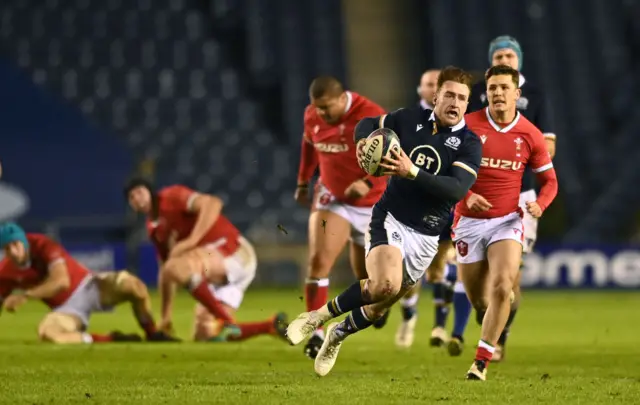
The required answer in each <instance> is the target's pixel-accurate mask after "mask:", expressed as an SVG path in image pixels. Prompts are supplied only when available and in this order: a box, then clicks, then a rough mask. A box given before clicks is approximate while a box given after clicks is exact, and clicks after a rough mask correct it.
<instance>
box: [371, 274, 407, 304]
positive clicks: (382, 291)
mask: <svg viewBox="0 0 640 405" xmlns="http://www.w3.org/2000/svg"><path fill="white" fill-rule="evenodd" d="M368 287H369V295H370V297H371V301H372V302H381V301H386V300H390V299H392V298H394V297H395V296H396V295H398V293H399V292H400V288H401V287H402V286H401V285H400V283H398V282H396V281H394V280H393V279H391V278H390V277H383V278H381V279H378V280H375V279H369V286H368Z"/></svg>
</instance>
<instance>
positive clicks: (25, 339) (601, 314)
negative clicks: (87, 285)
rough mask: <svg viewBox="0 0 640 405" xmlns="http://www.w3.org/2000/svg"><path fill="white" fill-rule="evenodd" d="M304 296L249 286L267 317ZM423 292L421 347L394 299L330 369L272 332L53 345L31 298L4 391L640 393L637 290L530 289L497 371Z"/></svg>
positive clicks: (560, 398)
mask: <svg viewBox="0 0 640 405" xmlns="http://www.w3.org/2000/svg"><path fill="white" fill-rule="evenodd" d="M333 292H336V289H333ZM300 295H301V294H300V292H297V291H293V290H290V291H287V290H280V291H278V290H270V291H250V292H249V294H248V296H247V299H246V301H245V304H244V307H243V308H242V310H241V312H240V318H241V319H243V320H251V319H257V318H262V317H265V316H268V315H269V314H270V312H272V311H270V310H268V309H265V308H269V309H274V310H275V309H284V310H287V311H289V313H290V315H291V316H295V315H296V314H297V313H298V312H300V311H301V310H303V302H302V298H301V297H300ZM422 298H423V299H422V301H421V306H420V317H421V318H420V320H419V327H418V330H417V335H416V342H415V344H414V346H413V347H412V348H411V349H410V350H398V349H396V348H395V347H394V343H393V335H394V333H395V330H396V327H397V325H398V322H399V316H398V312H399V311H398V308H394V310H395V311H394V312H393V316H392V317H391V318H390V320H389V324H388V325H387V327H386V328H385V329H383V330H374V329H371V330H367V331H364V332H361V333H360V334H358V335H357V336H353V337H352V338H350V339H349V340H348V341H347V342H346V343H345V344H344V345H343V347H342V352H341V355H340V358H339V359H338V362H337V364H336V366H335V368H334V370H333V371H332V373H331V374H329V375H328V376H327V377H325V378H322V379H320V378H318V377H316V376H315V374H314V373H313V363H312V362H311V361H310V360H309V359H306V358H304V357H303V355H302V346H300V347H290V346H288V345H287V344H285V343H284V342H282V341H278V340H276V339H273V338H270V337H261V338H257V339H255V340H253V341H249V342H245V343H240V344H220V343H217V344H202V343H200V344H197V343H183V344H97V345H93V346H88V345H81V346H74V347H70V346H67V347H61V346H53V345H50V344H41V343H38V342H37V339H36V327H37V324H38V321H39V319H40V318H41V316H42V315H43V314H44V313H45V312H44V311H45V309H44V307H43V306H42V305H41V304H39V303H30V304H28V305H27V306H25V307H23V308H21V309H20V311H19V312H18V313H16V314H10V313H6V312H4V313H3V314H2V316H0V325H1V326H0V392H1V393H2V394H1V395H0V403H1V404H76V403H83V404H90V403H91V404H145V405H149V404H168V403H176V404H178V403H179V404H185V405H187V404H197V403H202V404H241V403H246V404H257V405H267V404H297V405H308V404H323V405H326V404H336V405H338V404H344V403H347V404H349V405H356V404H367V405H370V404H403V405H406V404H414V403H415V404H417V403H420V404H425V403H447V404H462V403H469V404H475V405H480V404H491V405H497V404H517V405H523V404H540V403H545V404H563V405H569V404H609V403H615V404H622V403H628V404H640V326H639V322H640V294H638V293H637V292H527V293H526V295H525V299H524V301H523V306H522V310H521V312H520V313H519V314H518V318H517V319H516V323H515V326H514V331H513V334H512V336H511V340H510V341H509V346H508V352H507V360H506V362H504V363H502V364H491V365H490V368H489V380H488V381H487V382H485V383H481V382H470V381H465V380H464V375H465V372H466V370H467V368H468V367H469V365H470V364H471V361H472V358H473V352H474V348H473V346H474V345H475V343H476V342H477V339H478V332H479V330H478V327H477V326H476V325H475V324H472V325H470V327H469V330H468V332H467V342H468V346H467V348H466V351H465V353H463V355H462V356H461V357H458V358H450V357H449V356H448V355H447V353H446V351H445V350H444V349H432V348H430V347H429V346H428V343H427V342H428V336H429V331H430V327H431V323H432V319H433V318H432V310H431V305H430V303H429V301H430V299H429V298H430V297H429V296H428V294H427V293H425V294H424V295H423V297H422ZM154 304H155V305H156V308H157V307H158V299H157V297H154ZM191 314H192V302H191V300H190V298H189V297H188V296H187V295H181V296H179V297H178V301H177V308H176V311H175V320H176V328H177V329H178V332H179V333H180V335H181V337H183V338H188V336H189V333H190V320H191ZM472 318H473V315H472ZM449 321H450V323H451V321H452V319H451V318H450V320H449ZM113 328H117V329H120V330H123V331H135V330H137V328H136V325H135V322H134V321H133V319H131V317H130V314H129V308H128V307H126V306H123V307H121V308H120V309H119V310H118V311H117V312H116V313H112V314H105V315H97V316H95V317H94V319H93V322H92V325H91V331H95V332H105V331H108V330H110V329H113ZM241 401H242V402H241Z"/></svg>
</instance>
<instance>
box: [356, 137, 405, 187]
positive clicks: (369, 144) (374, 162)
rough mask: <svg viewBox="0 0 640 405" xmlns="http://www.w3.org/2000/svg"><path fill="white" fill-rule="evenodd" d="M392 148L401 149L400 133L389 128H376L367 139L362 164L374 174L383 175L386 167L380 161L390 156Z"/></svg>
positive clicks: (368, 171) (369, 172)
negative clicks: (397, 133)
mask: <svg viewBox="0 0 640 405" xmlns="http://www.w3.org/2000/svg"><path fill="white" fill-rule="evenodd" d="M392 149H393V150H396V151H398V150H400V140H399V139H398V135H396V133H395V132H393V131H392V130H390V129H389V128H379V129H376V130H375V131H373V132H372V133H371V134H370V135H369V136H368V137H367V139H366V140H365V144H364V156H363V157H362V159H361V160H360V166H361V167H362V169H363V170H364V171H365V172H367V173H368V174H370V175H372V176H376V177H378V176H382V173H383V172H384V170H385V169H384V168H383V167H381V166H380V162H381V161H382V159H383V158H384V157H386V156H390V151H391V150H392Z"/></svg>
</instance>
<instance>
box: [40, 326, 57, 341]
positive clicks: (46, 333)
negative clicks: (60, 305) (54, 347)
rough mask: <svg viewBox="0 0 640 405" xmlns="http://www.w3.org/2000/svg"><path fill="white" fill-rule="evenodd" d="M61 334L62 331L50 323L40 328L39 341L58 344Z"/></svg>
mask: <svg viewBox="0 0 640 405" xmlns="http://www.w3.org/2000/svg"><path fill="white" fill-rule="evenodd" d="M59 334H60V331H59V330H58V328H56V327H55V326H54V325H52V324H51V323H49V322H47V323H46V324H44V325H40V327H38V339H39V340H40V341H41V342H49V343H56V342H57V337H58V335H59Z"/></svg>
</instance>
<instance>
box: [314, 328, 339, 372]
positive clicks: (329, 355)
mask: <svg viewBox="0 0 640 405" xmlns="http://www.w3.org/2000/svg"><path fill="white" fill-rule="evenodd" d="M338 325H339V323H332V324H331V325H329V326H328V327H327V337H326V338H325V339H324V342H323V343H322V347H321V348H320V351H318V355H317V356H316V360H315V362H314V365H313V368H314V370H315V372H316V374H318V375H319V376H320V377H324V376H325V375H327V374H329V372H330V371H331V369H332V368H333V366H334V365H335V364H336V360H337V359H338V353H339V352H340V346H342V342H344V337H343V336H339V335H338V334H337V333H336V328H337V327H338Z"/></svg>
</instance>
